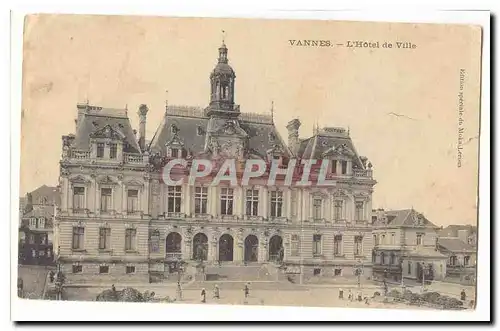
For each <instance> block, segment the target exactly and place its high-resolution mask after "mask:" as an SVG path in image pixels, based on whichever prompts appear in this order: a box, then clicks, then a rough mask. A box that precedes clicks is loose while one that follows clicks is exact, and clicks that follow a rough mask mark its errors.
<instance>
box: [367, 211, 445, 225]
mask: <svg viewBox="0 0 500 331" xmlns="http://www.w3.org/2000/svg"><path fill="white" fill-rule="evenodd" d="M373 225H374V226H391V227H427V228H429V227H430V228H437V226H436V225H434V224H433V223H432V222H431V221H429V220H428V219H427V218H425V216H424V215H423V214H421V213H419V212H417V211H416V210H414V209H401V210H387V211H383V212H381V213H379V214H378V215H377V217H376V220H375V221H374V222H373Z"/></svg>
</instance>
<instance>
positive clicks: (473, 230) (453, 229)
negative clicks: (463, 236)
mask: <svg viewBox="0 0 500 331" xmlns="http://www.w3.org/2000/svg"><path fill="white" fill-rule="evenodd" d="M459 230H468V231H469V235H474V234H477V226H473V225H448V226H447V227H446V228H444V229H441V230H439V236H441V237H458V231H459Z"/></svg>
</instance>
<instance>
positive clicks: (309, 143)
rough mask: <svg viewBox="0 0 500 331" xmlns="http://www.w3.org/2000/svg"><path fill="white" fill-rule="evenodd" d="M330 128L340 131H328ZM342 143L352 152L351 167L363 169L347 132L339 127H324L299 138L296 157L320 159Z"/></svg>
mask: <svg viewBox="0 0 500 331" xmlns="http://www.w3.org/2000/svg"><path fill="white" fill-rule="evenodd" d="M332 129H333V130H341V131H340V133H339V132H337V133H336V132H332V131H330V130H332ZM342 145H343V146H345V147H346V148H347V149H349V150H351V151H352V152H353V157H352V160H353V167H354V168H357V169H365V166H364V165H363V163H362V162H361V159H360V158H359V155H358V153H357V152H356V149H355V148H354V144H353V143H352V140H351V138H350V137H349V134H348V133H346V132H345V130H344V129H341V128H324V129H322V130H318V131H317V132H315V134H314V135H313V136H312V137H310V138H307V139H303V140H301V141H300V145H299V149H298V152H297V157H299V158H302V159H322V158H323V153H325V152H327V151H328V150H330V149H332V148H336V147H340V146H342Z"/></svg>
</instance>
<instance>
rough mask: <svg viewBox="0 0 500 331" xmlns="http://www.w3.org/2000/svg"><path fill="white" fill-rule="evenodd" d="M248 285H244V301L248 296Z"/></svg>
mask: <svg viewBox="0 0 500 331" xmlns="http://www.w3.org/2000/svg"><path fill="white" fill-rule="evenodd" d="M248 285H249V283H246V284H245V289H244V291H245V299H246V298H248V296H249V295H250V288H249V287H248Z"/></svg>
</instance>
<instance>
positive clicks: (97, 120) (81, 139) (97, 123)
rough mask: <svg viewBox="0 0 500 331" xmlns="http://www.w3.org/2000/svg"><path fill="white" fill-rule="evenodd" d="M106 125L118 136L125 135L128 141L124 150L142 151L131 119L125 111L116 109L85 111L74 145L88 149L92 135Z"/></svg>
mask: <svg viewBox="0 0 500 331" xmlns="http://www.w3.org/2000/svg"><path fill="white" fill-rule="evenodd" d="M106 126H109V127H110V128H111V129H112V131H111V132H113V131H114V132H115V133H117V134H118V135H117V137H123V139H124V140H125V142H126V144H125V145H126V146H124V152H126V153H140V148H139V144H138V143H137V140H136V138H135V134H134V131H133V129H132V125H131V124H130V120H129V118H128V116H127V114H126V112H123V111H118V110H116V111H114V110H112V109H105V110H104V111H99V112H94V111H92V112H85V113H83V114H82V117H81V118H80V119H79V122H78V128H77V130H76V134H75V139H74V141H73V147H75V148H77V149H83V150H87V149H89V147H90V137H91V135H93V134H95V133H99V132H100V131H102V130H103V129H105V127H106Z"/></svg>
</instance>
